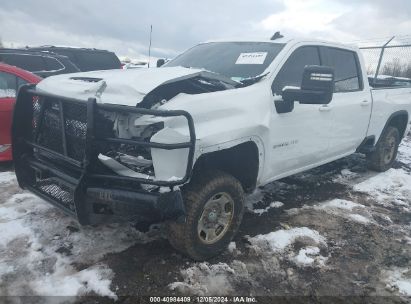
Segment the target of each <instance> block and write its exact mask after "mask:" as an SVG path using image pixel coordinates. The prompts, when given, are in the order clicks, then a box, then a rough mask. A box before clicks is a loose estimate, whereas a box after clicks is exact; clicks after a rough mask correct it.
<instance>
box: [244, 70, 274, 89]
mask: <svg viewBox="0 0 411 304" xmlns="http://www.w3.org/2000/svg"><path fill="white" fill-rule="evenodd" d="M268 74H269V73H268V72H267V73H265V74H261V75H257V76H254V77H250V78H245V79H242V80H240V82H241V84H242V85H241V87H247V86H249V85H252V84H254V83H257V82H259V81H260V80H261V79H263V78H264V77H265V76H267V75H268Z"/></svg>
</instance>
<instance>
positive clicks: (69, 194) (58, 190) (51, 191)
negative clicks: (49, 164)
mask: <svg viewBox="0 0 411 304" xmlns="http://www.w3.org/2000/svg"><path fill="white" fill-rule="evenodd" d="M36 188H37V189H38V190H40V191H41V192H43V193H44V194H45V195H47V196H49V197H51V198H52V199H53V200H54V201H55V202H57V203H59V204H60V205H62V206H63V207H65V208H67V209H69V210H71V211H73V212H75V206H74V194H73V192H74V190H73V188H70V187H68V186H66V185H64V184H61V183H58V182H57V181H56V180H54V179H52V178H46V179H42V180H38V181H37V185H36Z"/></svg>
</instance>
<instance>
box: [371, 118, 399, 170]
mask: <svg viewBox="0 0 411 304" xmlns="http://www.w3.org/2000/svg"><path fill="white" fill-rule="evenodd" d="M399 145H400V132H399V131H398V129H397V128H395V127H391V126H389V127H387V129H385V130H384V131H383V133H382V134H381V138H380V140H379V141H378V143H377V145H376V146H375V151H374V152H372V153H371V154H369V155H367V160H368V166H369V168H370V169H372V170H375V171H379V172H383V171H387V170H388V169H390V168H391V167H392V164H393V163H394V161H395V158H396V157H397V152H398V146H399Z"/></svg>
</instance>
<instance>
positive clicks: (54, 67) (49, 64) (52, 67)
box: [44, 57, 64, 71]
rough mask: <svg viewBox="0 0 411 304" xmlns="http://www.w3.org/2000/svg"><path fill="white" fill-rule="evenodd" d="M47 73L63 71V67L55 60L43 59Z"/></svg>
mask: <svg viewBox="0 0 411 304" xmlns="http://www.w3.org/2000/svg"><path fill="white" fill-rule="evenodd" d="M44 62H45V63H46V68H47V71H58V70H61V69H64V66H63V65H62V64H61V63H60V62H59V61H58V60H57V59H55V58H51V57H44Z"/></svg>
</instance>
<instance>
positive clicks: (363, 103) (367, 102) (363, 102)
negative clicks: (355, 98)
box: [361, 100, 371, 107]
mask: <svg viewBox="0 0 411 304" xmlns="http://www.w3.org/2000/svg"><path fill="white" fill-rule="evenodd" d="M370 103H371V102H370V101H369V100H363V101H362V102H361V106H362V107H365V106H368V105H369V104H370Z"/></svg>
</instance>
